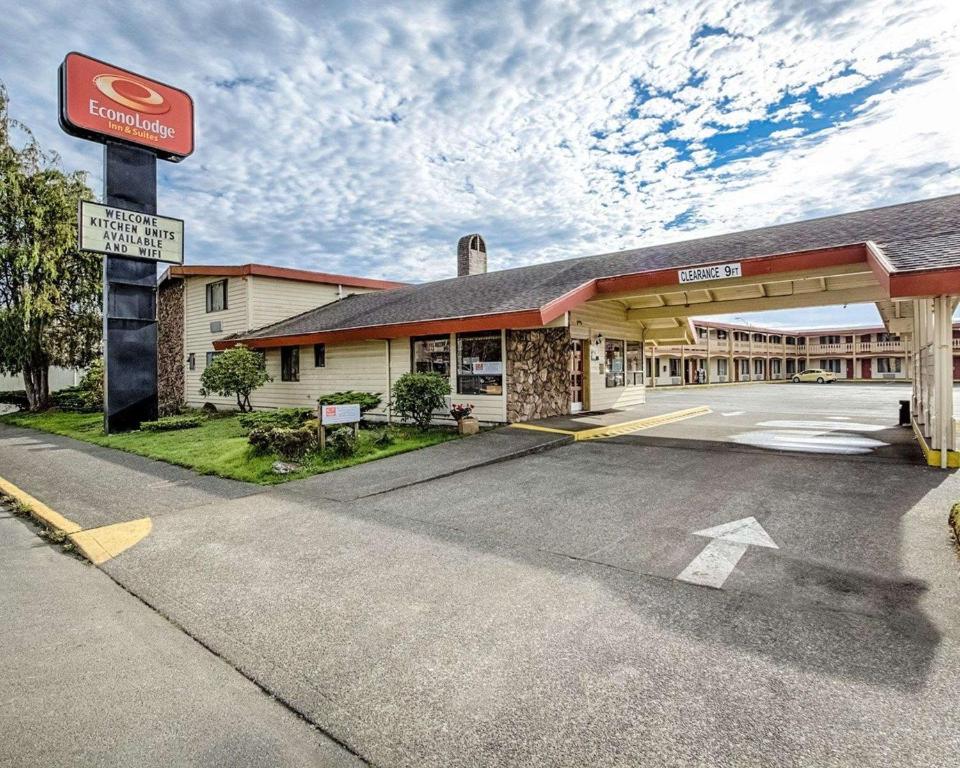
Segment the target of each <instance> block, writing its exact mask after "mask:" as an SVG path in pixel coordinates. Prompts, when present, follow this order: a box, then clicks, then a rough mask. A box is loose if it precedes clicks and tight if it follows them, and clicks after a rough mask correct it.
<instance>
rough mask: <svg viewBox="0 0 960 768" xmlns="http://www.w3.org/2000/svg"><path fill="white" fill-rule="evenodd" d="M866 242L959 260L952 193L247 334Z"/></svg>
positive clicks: (417, 291)
mask: <svg viewBox="0 0 960 768" xmlns="http://www.w3.org/2000/svg"><path fill="white" fill-rule="evenodd" d="M868 240H870V241H873V242H875V243H876V244H877V245H879V246H880V248H881V250H883V252H884V254H885V255H886V257H887V259H888V261H889V262H890V264H891V266H892V267H893V269H894V271H897V272H909V271H914V270H925V269H931V268H945V267H958V268H960V195H950V196H947V197H940V198H934V199H931V200H922V201H918V202H912V203H904V204H901V205H891V206H887V207H884V208H873V209H869V210H865V211H857V212H855V213H845V214H840V215H836V216H827V217H824V218H819V219H809V220H807V221H799V222H794V223H790V224H779V225H776V226H772V227H763V228H761V229H752V230H747V231H743V232H733V233H730V234H725V235H718V236H714V237H703V238H698V239H695V240H686V241H683V242H677V243H666V244H663V245H654V246H649V247H644V248H635V249H633V250H629V251H620V252H617V253H606V254H601V255H598V256H587V257H581V258H575V259H569V260H566V261H559V262H552V263H548V264H536V265H533V266H528V267H518V268H515V269H505V270H500V271H497V272H488V273H486V274H481V275H470V276H467V277H458V278H451V279H447V280H438V281H436V282H431V283H423V284H419V285H411V286H408V287H404V288H395V289H392V290H388V291H381V292H377V293H368V294H362V295H354V296H350V297H348V298H346V299H344V300H342V301H337V302H334V303H332V304H327V305H324V306H322V307H318V308H316V309H312V310H310V311H308V312H304V313H303V314H300V315H297V316H295V317H291V318H288V319H286V320H282V321H280V322H278V323H273V324H272V325H269V326H266V327H264V328H260V329H258V330H255V331H251V332H249V333H245V334H242V335H241V336H242V338H248V339H255V338H267V337H276V336H294V335H301V334H309V333H323V332H327V331H339V330H345V329H351V328H367V327H371V326H377V325H391V324H397V323H416V322H423V321H429V320H442V319H448V318H464V317H472V316H477V315H491V314H500V313H505V312H517V311H523V310H535V309H539V308H541V307H543V306H545V305H546V304H548V303H550V302H551V301H554V300H556V299H558V298H560V297H561V296H564V295H565V294H567V293H568V292H570V291H572V290H574V289H576V288H578V287H579V286H581V285H583V284H585V283H588V282H589V281H591V280H594V279H599V278H604V277H615V276H618V275H626V274H636V273H641V272H652V271H657V270H663V269H680V268H684V267H689V266H698V265H703V264H711V263H720V262H728V261H741V262H742V261H747V260H750V259H757V258H762V257H766V256H774V255H778V254H786V253H794V252H797V251H807V250H815V249H823V248H831V247H835V246H843V245H851V244H856V243H864V242H866V241H868Z"/></svg>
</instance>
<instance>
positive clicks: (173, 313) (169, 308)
mask: <svg viewBox="0 0 960 768" xmlns="http://www.w3.org/2000/svg"><path fill="white" fill-rule="evenodd" d="M184 285H185V281H184V280H171V279H167V280H165V281H164V282H163V284H162V285H161V286H160V289H159V290H158V291H157V400H158V406H159V410H160V413H161V414H162V415H167V414H171V413H176V412H177V411H178V410H179V409H180V408H181V406H182V405H183V402H184V381H183V367H184V365H185V364H186V358H185V355H184V349H183V322H184V317H183V314H184V312H183V291H184Z"/></svg>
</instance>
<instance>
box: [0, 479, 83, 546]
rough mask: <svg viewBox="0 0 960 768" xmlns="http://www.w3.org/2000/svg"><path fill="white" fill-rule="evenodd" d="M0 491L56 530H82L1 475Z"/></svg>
mask: <svg viewBox="0 0 960 768" xmlns="http://www.w3.org/2000/svg"><path fill="white" fill-rule="evenodd" d="M0 493H3V494H5V495H7V496H9V497H10V498H12V499H16V500H17V501H19V502H20V503H21V504H22V505H23V506H25V507H27V508H28V509H29V510H30V514H31V515H33V516H34V517H35V518H37V520H39V521H40V522H41V523H44V524H45V525H47V526H49V527H50V528H53V529H54V530H56V531H61V532H62V533H68V534H69V533H77V532H78V531H80V530H82V529H81V528H80V526H79V525H77V524H76V523H75V522H73V520H67V518H65V517H64V516H63V515H61V514H60V513H59V512H54V511H53V510H52V509H50V507H48V506H47V505H46V504H44V503H43V502H42V501H40V500H39V499H35V498H34V497H33V496H31V495H30V494H29V493H27V492H26V491H24V490H21V489H20V488H17V486H15V485H14V484H13V483H11V482H10V481H9V480H4V479H3V478H2V477H0Z"/></svg>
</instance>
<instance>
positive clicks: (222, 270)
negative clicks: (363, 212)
mask: <svg viewBox="0 0 960 768" xmlns="http://www.w3.org/2000/svg"><path fill="white" fill-rule="evenodd" d="M251 275H252V276H255V277H272V278H275V279H278V280H292V281H294V282H299V283H324V284H327V285H343V286H347V287H349V288H371V289H374V290H389V289H390V288H403V287H405V286H407V285H409V283H398V282H395V281H393V280H375V279H373V278H369V277H355V276H353V275H338V274H334V273H332V272H314V271H312V270H309V269H294V268H292V267H275V266H272V265H270V264H225V265H216V264H209V265H208V264H183V265H176V266H172V267H170V268H169V269H167V270H166V271H165V272H164V274H163V275H162V276H161V278H160V279H161V282H162V281H163V280H166V279H169V278H174V277H181V278H182V277H248V276H251Z"/></svg>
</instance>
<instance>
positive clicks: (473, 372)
mask: <svg viewBox="0 0 960 768" xmlns="http://www.w3.org/2000/svg"><path fill="white" fill-rule="evenodd" d="M457 393H458V394H461V395H501V394H503V354H502V347H501V343H500V334H499V333H496V332H495V333H490V332H483V333H459V334H457Z"/></svg>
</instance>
